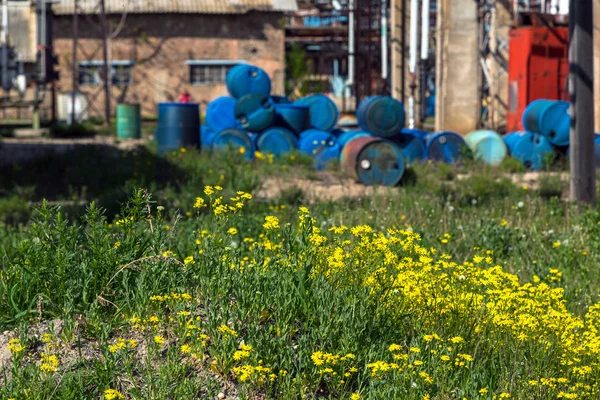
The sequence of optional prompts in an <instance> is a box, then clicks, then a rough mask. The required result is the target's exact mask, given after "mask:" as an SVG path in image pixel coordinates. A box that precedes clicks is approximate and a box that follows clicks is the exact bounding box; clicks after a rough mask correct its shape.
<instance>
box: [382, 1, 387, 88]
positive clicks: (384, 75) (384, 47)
mask: <svg viewBox="0 0 600 400" xmlns="http://www.w3.org/2000/svg"><path fill="white" fill-rule="evenodd" d="M387 78H388V39H387V0H381V79H383V80H384V81H385V80H387Z"/></svg>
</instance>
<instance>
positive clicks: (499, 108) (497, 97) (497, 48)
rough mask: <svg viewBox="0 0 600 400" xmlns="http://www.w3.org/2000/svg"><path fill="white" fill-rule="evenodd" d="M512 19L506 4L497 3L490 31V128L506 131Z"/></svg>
mask: <svg viewBox="0 0 600 400" xmlns="http://www.w3.org/2000/svg"><path fill="white" fill-rule="evenodd" d="M511 23H512V17H511V13H510V10H509V9H508V8H507V4H506V3H503V2H501V1H497V2H496V4H495V8H494V10H493V14H492V21H491V31H490V60H489V61H490V77H491V79H492V83H491V85H490V97H491V103H490V106H489V110H490V121H489V122H490V127H491V128H492V129H494V130H495V131H498V132H504V131H506V113H507V111H508V39H509V34H510V27H511Z"/></svg>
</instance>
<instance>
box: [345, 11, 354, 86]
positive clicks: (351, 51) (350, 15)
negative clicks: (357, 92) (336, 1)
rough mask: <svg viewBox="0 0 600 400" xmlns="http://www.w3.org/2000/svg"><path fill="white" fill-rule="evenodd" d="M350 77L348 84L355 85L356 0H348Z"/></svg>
mask: <svg viewBox="0 0 600 400" xmlns="http://www.w3.org/2000/svg"><path fill="white" fill-rule="evenodd" d="M348 8H349V10H348V79H347V80H346V86H352V85H354V0H350V1H349V2H348Z"/></svg>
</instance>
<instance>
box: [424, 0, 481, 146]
mask: <svg viewBox="0 0 600 400" xmlns="http://www.w3.org/2000/svg"><path fill="white" fill-rule="evenodd" d="M478 26H479V24H478V22H477V7H476V3H475V2H474V1H473V0H440V1H438V21H437V66H436V87H437V88H436V92H437V98H436V100H437V102H436V116H435V129H436V130H451V131H455V132H458V133H460V134H462V135H465V134H467V133H469V132H471V131H473V130H475V129H476V128H477V125H478V122H479V116H480V113H481V106H480V98H479V92H480V85H481V78H480V68H479V55H478V49H477V38H478V36H479V35H478Z"/></svg>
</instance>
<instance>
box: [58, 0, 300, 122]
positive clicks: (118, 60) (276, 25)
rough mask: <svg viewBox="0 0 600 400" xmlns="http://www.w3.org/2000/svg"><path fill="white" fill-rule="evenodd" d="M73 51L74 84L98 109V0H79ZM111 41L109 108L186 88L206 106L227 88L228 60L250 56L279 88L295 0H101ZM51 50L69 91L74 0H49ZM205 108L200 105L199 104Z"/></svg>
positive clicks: (149, 109)
mask: <svg viewBox="0 0 600 400" xmlns="http://www.w3.org/2000/svg"><path fill="white" fill-rule="evenodd" d="M78 3H79V8H80V13H81V14H80V15H79V17H78V21H79V22H78V28H79V29H78V35H77V37H78V41H79V50H78V55H77V66H78V82H79V90H80V92H82V93H84V94H85V95H86V97H87V98H88V102H89V108H88V114H89V115H103V110H104V95H103V90H102V88H103V85H102V76H103V74H102V72H101V71H102V70H103V65H104V63H103V61H102V60H103V56H102V31H101V25H100V23H99V21H100V18H99V15H98V8H97V7H96V6H97V4H98V0H79V1H78ZM105 7H106V13H107V21H108V33H109V35H112V36H113V37H112V38H111V40H110V41H109V46H108V53H109V56H108V58H109V65H110V72H109V77H110V84H111V88H110V90H111V94H112V96H111V97H112V98H111V108H112V110H113V113H114V110H115V107H116V105H117V103H119V102H134V103H140V104H141V105H142V112H143V114H144V115H155V114H156V104H157V103H159V102H164V101H177V99H178V97H179V94H180V93H181V92H182V91H183V90H187V91H188V92H189V93H190V94H191V96H192V100H193V101H195V102H199V103H201V104H203V105H205V104H206V103H207V102H209V101H210V100H212V99H214V98H215V97H218V96H222V95H225V94H227V90H226V88H225V76H226V73H227V71H228V70H229V69H230V68H231V67H233V66H234V65H236V64H238V63H242V62H247V63H252V64H255V65H258V66H260V67H261V68H263V69H264V70H265V71H267V73H268V74H269V75H270V76H271V78H272V80H273V93H275V94H282V93H283V90H284V71H285V20H284V13H285V12H288V11H295V10H296V8H297V4H296V0H105ZM53 10H54V14H55V18H54V22H53V33H54V51H55V54H56V55H57V56H58V60H59V66H58V68H59V71H60V81H59V82H58V90H59V93H61V92H62V93H64V92H70V91H72V78H73V68H72V66H73V62H72V60H73V57H72V55H73V37H74V29H73V20H74V19H73V11H74V0H60V2H59V3H58V4H55V5H54V6H53ZM203 109H204V107H203Z"/></svg>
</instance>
